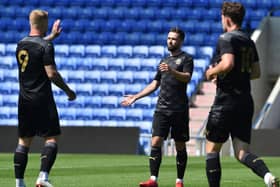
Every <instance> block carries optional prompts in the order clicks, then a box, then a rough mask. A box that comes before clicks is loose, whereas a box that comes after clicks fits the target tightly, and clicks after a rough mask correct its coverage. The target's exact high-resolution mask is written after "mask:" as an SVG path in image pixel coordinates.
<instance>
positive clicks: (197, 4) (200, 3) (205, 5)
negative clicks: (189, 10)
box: [192, 0, 211, 8]
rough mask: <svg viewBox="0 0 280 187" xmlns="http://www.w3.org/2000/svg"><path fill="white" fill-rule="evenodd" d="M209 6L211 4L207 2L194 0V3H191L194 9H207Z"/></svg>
mask: <svg viewBox="0 0 280 187" xmlns="http://www.w3.org/2000/svg"><path fill="white" fill-rule="evenodd" d="M209 4H211V1H210V2H208V0H195V1H192V5H193V6H194V7H203V8H208V5H209Z"/></svg>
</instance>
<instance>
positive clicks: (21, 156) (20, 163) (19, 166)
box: [14, 144, 29, 179]
mask: <svg viewBox="0 0 280 187" xmlns="http://www.w3.org/2000/svg"><path fill="white" fill-rule="evenodd" d="M28 151H29V148H28V147H25V146H23V145H20V144H18V146H17V148H16V150H15V153H14V168H15V177H16V178H17V179H23V178H24V172H25V168H26V165H27V161H28Z"/></svg>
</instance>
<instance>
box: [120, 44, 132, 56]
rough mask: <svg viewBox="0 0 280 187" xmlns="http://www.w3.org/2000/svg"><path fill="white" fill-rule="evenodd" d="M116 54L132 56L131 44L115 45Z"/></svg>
mask: <svg viewBox="0 0 280 187" xmlns="http://www.w3.org/2000/svg"><path fill="white" fill-rule="evenodd" d="M117 56H118V57H125V58H128V57H131V56H132V46H131V45H120V46H117Z"/></svg>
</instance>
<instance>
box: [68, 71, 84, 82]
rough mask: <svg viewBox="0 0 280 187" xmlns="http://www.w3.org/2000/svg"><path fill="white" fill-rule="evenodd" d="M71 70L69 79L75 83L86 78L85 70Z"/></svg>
mask: <svg viewBox="0 0 280 187" xmlns="http://www.w3.org/2000/svg"><path fill="white" fill-rule="evenodd" d="M68 71H69V74H68V81H69V82H74V83H82V82H84V80H85V71H83V70H75V71H70V70H68Z"/></svg>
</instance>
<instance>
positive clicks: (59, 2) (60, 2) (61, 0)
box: [55, 0, 70, 10]
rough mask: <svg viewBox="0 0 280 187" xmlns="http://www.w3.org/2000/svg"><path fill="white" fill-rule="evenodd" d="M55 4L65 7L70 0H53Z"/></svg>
mask: <svg viewBox="0 0 280 187" xmlns="http://www.w3.org/2000/svg"><path fill="white" fill-rule="evenodd" d="M55 5H56V6H61V7H65V8H66V7H67V6H69V5H70V1H69V0H59V1H56V2H55ZM63 10H65V9H63Z"/></svg>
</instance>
